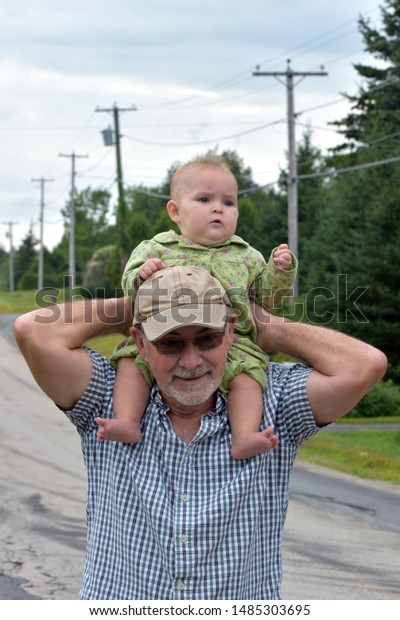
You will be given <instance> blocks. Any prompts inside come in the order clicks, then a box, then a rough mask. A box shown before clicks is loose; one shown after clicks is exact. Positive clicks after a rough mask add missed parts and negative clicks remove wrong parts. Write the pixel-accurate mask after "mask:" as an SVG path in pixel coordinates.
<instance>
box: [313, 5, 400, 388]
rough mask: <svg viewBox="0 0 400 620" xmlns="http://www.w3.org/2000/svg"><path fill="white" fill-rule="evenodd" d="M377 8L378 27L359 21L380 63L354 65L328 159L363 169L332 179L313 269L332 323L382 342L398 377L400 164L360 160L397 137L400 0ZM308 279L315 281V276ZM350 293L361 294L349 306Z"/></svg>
mask: <svg viewBox="0 0 400 620" xmlns="http://www.w3.org/2000/svg"><path fill="white" fill-rule="evenodd" d="M381 14H382V28H380V29H377V28H372V27H370V25H369V23H368V21H367V20H364V19H360V21H359V25H360V31H361V34H362V36H363V39H364V43H365V46H366V49H367V51H368V52H370V54H371V55H372V56H373V57H374V58H376V59H377V60H378V61H379V66H377V65H376V64H375V65H362V64H357V65H355V69H356V71H357V73H358V75H359V77H360V78H361V86H360V87H359V90H358V93H357V94H356V95H353V96H351V97H349V101H350V102H351V104H352V108H351V111H350V113H349V114H348V115H347V116H346V117H345V118H344V119H342V120H340V121H337V122H336V123H335V125H336V126H337V127H338V129H339V130H340V133H341V134H342V136H343V137H344V142H343V143H342V144H341V145H339V147H337V148H336V149H335V150H334V152H333V153H332V157H331V160H330V163H331V164H334V165H335V166H336V167H338V168H340V167H343V166H346V165H349V164H353V165H355V164H357V165H359V166H360V169H359V170H357V171H354V172H351V173H349V174H343V175H342V176H340V177H338V178H337V179H336V180H335V181H333V182H332V187H331V192H332V193H331V201H330V202H329V203H328V206H327V207H326V209H325V211H324V213H323V214H322V217H321V218H320V223H319V227H318V230H317V233H316V235H315V238H316V239H318V241H319V243H320V249H321V254H320V267H319V268H318V269H317V270H316V271H318V277H321V275H322V273H324V277H325V282H326V283H327V286H328V288H329V289H330V290H331V291H332V294H333V296H332V297H331V299H330V300H327V301H326V303H325V304H323V308H322V307H321V312H320V315H321V317H322V318H323V320H325V319H326V318H327V316H330V315H329V312H331V311H332V314H333V322H334V323H335V324H336V326H338V327H339V328H341V329H343V330H346V331H348V332H349V333H351V334H353V335H355V336H358V337H361V338H364V339H366V340H368V341H369V342H371V343H372V344H375V345H376V346H378V347H380V348H382V349H383V350H384V351H385V353H386V354H387V355H388V357H389V361H390V368H389V376H391V377H393V378H394V379H396V380H397V381H399V380H400V366H399V362H398V351H399V348H400V322H399V316H398V308H399V304H400V290H399V284H398V276H397V273H396V271H397V265H398V264H399V261H400V228H399V222H400V187H399V183H398V175H399V166H400V165H399V164H388V165H380V166H377V167H374V168H370V169H368V168H364V166H365V164H366V163H370V162H379V161H381V160H383V159H386V158H389V157H392V156H393V155H398V152H399V145H400V141H399V140H400V133H399V131H398V127H399V124H400V108H399V105H398V102H399V99H400V0H386V2H385V3H384V5H383V7H382V8H381ZM324 253H325V256H324ZM315 275H316V272H315V273H314V276H315ZM340 276H343V277H345V278H346V290H342V289H341V283H343V282H344V279H343V277H342V278H341V277H340ZM309 283H310V284H311V283H312V284H313V285H314V286H318V284H317V283H316V281H315V279H314V282H309ZM349 295H351V296H352V299H353V300H354V299H355V296H356V295H359V297H358V298H357V303H356V304H355V305H354V304H353V305H351V307H350V309H349ZM323 309H324V310H325V311H326V313H325V314H324V312H323V311H322V310H323ZM333 310H334V311H333ZM317 318H318V317H317Z"/></svg>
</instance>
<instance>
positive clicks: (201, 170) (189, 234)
mask: <svg viewBox="0 0 400 620" xmlns="http://www.w3.org/2000/svg"><path fill="white" fill-rule="evenodd" d="M170 194H171V200H170V201H169V202H168V204H167V209H168V213H169V216H170V217H171V219H172V220H173V221H174V222H175V223H176V224H177V225H178V227H179V229H180V231H181V233H182V235H183V236H184V237H186V238H187V239H189V240H190V241H193V242H195V243H198V244H200V245H205V246H207V247H208V246H213V245H219V244H221V243H225V242H226V241H228V239H230V238H231V237H232V235H233V234H234V232H235V230H236V224H237V218H238V207H237V182H236V179H235V177H234V176H233V174H232V172H231V171H230V169H229V167H228V166H227V164H226V163H225V162H224V160H223V159H222V158H220V157H218V156H216V155H204V156H201V157H197V158H195V159H193V160H191V161H189V162H187V163H186V164H184V165H183V166H181V167H180V168H178V170H177V171H176V172H175V173H174V175H173V177H172V179H171V188H170Z"/></svg>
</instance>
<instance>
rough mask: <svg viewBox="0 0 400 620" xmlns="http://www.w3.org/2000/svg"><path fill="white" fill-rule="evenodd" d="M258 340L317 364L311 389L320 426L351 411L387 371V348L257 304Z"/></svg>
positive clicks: (310, 376)
mask: <svg viewBox="0 0 400 620" xmlns="http://www.w3.org/2000/svg"><path fill="white" fill-rule="evenodd" d="M253 309H254V318H255V320H256V324H257V344H258V345H259V346H260V347H261V348H262V349H264V350H267V351H268V350H272V351H281V352H282V353H286V354H288V355H290V356H292V357H295V358H297V359H301V360H304V361H305V362H306V363H307V364H309V365H310V366H312V368H313V369H314V370H313V371H312V372H311V373H310V375H309V377H308V381H307V394H308V399H309V402H310V405H311V409H312V412H313V415H314V419H315V421H316V423H317V425H318V426H323V425H325V424H328V423H329V422H333V421H334V420H336V419H338V418H340V417H341V416H343V415H344V414H345V413H347V412H348V411H350V409H352V408H353V407H354V406H355V405H356V404H357V403H358V402H359V401H360V400H361V398H362V397H363V396H365V394H366V393H367V392H369V390H370V389H371V388H372V387H373V386H374V385H375V383H377V382H378V381H379V380H380V379H381V378H382V377H383V375H384V374H385V371H386V366H387V359H386V356H385V355H384V353H382V351H379V349H376V348H375V347H372V346H371V345H369V344H366V343H365V342H362V341H361V340H356V339H355V338H352V337H351V336H347V335H345V334H342V333H340V332H336V331H333V330H331V329H327V328H325V327H318V326H316V325H305V324H303V323H294V322H292V321H289V320H288V319H282V318H280V317H276V316H272V315H270V314H268V313H267V312H265V310H262V308H260V307H259V306H254V308H253Z"/></svg>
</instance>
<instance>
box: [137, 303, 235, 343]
mask: <svg viewBox="0 0 400 620" xmlns="http://www.w3.org/2000/svg"><path fill="white" fill-rule="evenodd" d="M227 320H228V308H227V307H226V306H225V305H224V304H205V305H199V304H193V305H192V304H187V305H185V306H175V307H173V308H168V310H164V311H163V312H159V313H158V314H155V315H153V316H150V317H149V318H148V319H146V320H145V321H143V322H142V323H141V326H142V328H143V331H144V333H145V336H146V338H147V339H148V340H150V341H152V340H158V339H159V338H161V336H164V335H165V334H168V333H169V332H172V331H174V330H176V329H180V328H181V327H188V326H191V325H199V326H202V327H209V328H211V329H222V328H223V327H225V325H226V323H227Z"/></svg>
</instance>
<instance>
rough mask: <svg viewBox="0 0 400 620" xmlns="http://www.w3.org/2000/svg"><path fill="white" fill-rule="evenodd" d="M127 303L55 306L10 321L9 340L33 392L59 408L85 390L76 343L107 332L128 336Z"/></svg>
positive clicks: (87, 370) (86, 363)
mask: <svg viewBox="0 0 400 620" xmlns="http://www.w3.org/2000/svg"><path fill="white" fill-rule="evenodd" d="M131 325H132V302H131V301H130V300H129V299H128V298H119V299H106V300H104V299H97V300H93V301H74V302H72V303H67V304H60V305H58V304H56V305H53V306H49V307H48V308H41V309H39V310H34V311H33V312H29V313H28V314H24V315H22V316H20V317H18V319H17V320H16V322H15V325H14V334H15V339H16V341H17V344H18V346H19V348H20V349H21V352H22V354H23V356H24V357H25V360H26V362H27V364H28V366H29V368H30V370H31V372H32V375H33V376H34V378H35V380H36V382H37V384H38V385H39V387H40V388H41V389H42V390H43V391H44V392H45V394H47V396H49V397H50V398H51V399H52V400H53V401H54V402H56V403H57V405H59V406H60V407H63V408H64V409H70V408H72V407H73V406H74V405H75V404H76V402H77V401H78V400H79V398H80V397H81V396H82V394H83V393H84V391H85V389H86V388H87V386H88V384H89V381H90V378H91V374H92V363H91V360H90V357H89V355H88V354H87V353H86V352H85V351H84V349H82V344H83V343H84V342H85V341H86V340H88V339H89V338H94V337H95V336H101V335H105V334H110V333H123V334H127V333H129V327H131Z"/></svg>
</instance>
